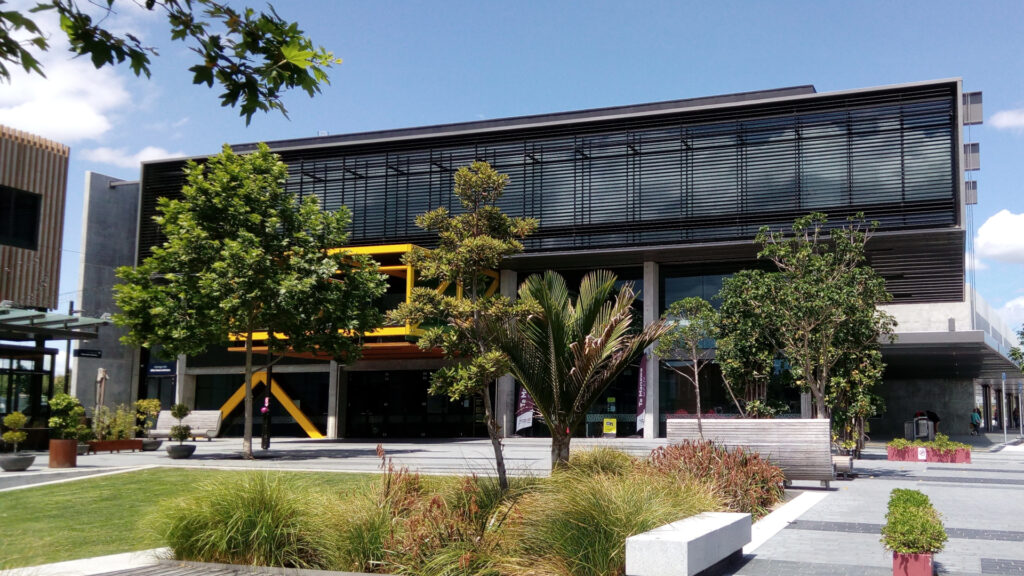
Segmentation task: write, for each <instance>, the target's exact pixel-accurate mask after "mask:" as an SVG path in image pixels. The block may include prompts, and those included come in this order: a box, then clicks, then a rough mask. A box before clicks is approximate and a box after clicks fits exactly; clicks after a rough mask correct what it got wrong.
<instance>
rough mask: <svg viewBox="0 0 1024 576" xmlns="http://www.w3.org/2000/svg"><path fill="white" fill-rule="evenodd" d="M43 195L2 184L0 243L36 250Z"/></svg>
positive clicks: (0, 197)
mask: <svg viewBox="0 0 1024 576" xmlns="http://www.w3.org/2000/svg"><path fill="white" fill-rule="evenodd" d="M41 207H42V196H40V195H39V194H33V193H31V192H25V191H23V190H15V189H14V188H8V187H7V186H0V244H7V245H8V246H16V247H18V248H25V249H27V250H35V249H36V248H37V247H38V244H39V213H40V210H41Z"/></svg>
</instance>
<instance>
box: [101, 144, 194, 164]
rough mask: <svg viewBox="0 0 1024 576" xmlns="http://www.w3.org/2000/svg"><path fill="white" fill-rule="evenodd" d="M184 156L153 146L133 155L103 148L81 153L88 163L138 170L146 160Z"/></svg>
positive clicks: (120, 149) (116, 149) (180, 153)
mask: <svg viewBox="0 0 1024 576" xmlns="http://www.w3.org/2000/svg"><path fill="white" fill-rule="evenodd" d="M184 155H185V153H184V152H180V151H178V152H168V151H167V150H164V149H163V148H157V147H155V146H146V147H145V148H143V149H142V150H139V151H138V152H136V153H135V154H132V153H131V152H129V151H127V150H125V149H124V148H106V147H103V148H94V149H91V150H83V151H82V157H83V158H85V159H86V160H88V161H90V162H100V163H102V164H110V165H112V166H121V167H122V168H138V167H139V164H140V163H142V162H145V161H147V160H157V159H160V158H173V157H178V156H184Z"/></svg>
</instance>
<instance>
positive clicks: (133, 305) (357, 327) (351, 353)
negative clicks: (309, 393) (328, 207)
mask: <svg viewBox="0 0 1024 576" xmlns="http://www.w3.org/2000/svg"><path fill="white" fill-rule="evenodd" d="M185 175H186V179H187V183H186V185H185V186H184V188H183V189H182V195H183V198H182V199H181V200H168V199H166V198H161V199H160V201H159V203H158V205H157V210H158V212H159V215H158V216H156V218H155V219H156V222H157V224H158V225H159V226H160V229H161V231H162V232H163V234H164V235H165V236H166V238H167V240H166V241H165V242H164V243H163V245H161V246H157V247H154V248H153V253H152V255H151V256H150V257H148V258H146V260H145V261H144V262H143V263H142V265H140V266H139V267H137V268H131V267H122V268H119V269H118V271H117V274H118V276H119V278H121V280H122V281H123V283H122V284H119V285H117V286H115V287H114V296H115V301H116V303H117V305H118V307H119V308H120V309H121V310H122V312H121V313H120V314H118V315H116V316H115V317H114V320H115V322H117V323H118V324H120V325H122V326H124V327H126V328H128V329H129V333H128V335H127V336H125V337H124V339H123V340H124V341H125V343H127V344H132V345H141V346H146V347H152V346H154V345H157V344H159V345H160V346H162V348H163V350H164V351H166V352H167V353H169V354H172V355H178V354H189V355H195V354H201V353H202V352H204V351H205V350H206V349H207V348H208V347H210V346H211V345H220V344H222V343H224V342H225V341H226V340H227V338H228V335H229V334H239V335H244V336H245V436H244V440H243V445H242V446H243V453H244V455H245V456H246V457H250V458H251V457H252V388H251V383H252V373H253V333H254V332H255V331H257V330H260V329H270V330H268V333H267V338H266V339H267V344H268V346H269V348H270V350H271V351H272V352H275V353H281V352H284V351H286V350H289V349H291V350H296V351H313V350H315V351H319V352H323V353H326V354H330V355H332V356H334V357H336V358H342V359H345V360H353V359H355V358H357V357H358V356H359V354H360V351H361V347H362V342H361V335H362V334H363V333H364V332H366V331H367V330H372V329H374V328H375V327H377V326H378V325H379V324H380V321H381V314H380V312H378V311H377V310H376V309H375V307H374V306H373V302H374V299H375V298H377V297H379V296H380V295H381V294H383V292H384V289H385V284H384V280H383V277H382V276H381V275H380V274H379V273H378V272H377V266H376V263H374V262H373V261H372V260H370V259H369V258H368V257H364V256H360V255H355V254H349V253H346V252H345V251H344V250H333V249H337V248H340V247H342V246H344V245H345V244H346V242H347V240H348V233H347V232H346V228H347V227H348V225H349V221H350V217H349V212H348V210H347V209H345V208H344V207H343V208H341V209H339V210H338V211H336V212H333V213H331V212H325V211H322V210H320V208H319V206H318V205H317V201H316V199H315V198H313V197H307V198H305V200H303V201H302V202H299V200H298V199H297V198H296V197H295V196H293V195H292V194H290V193H288V192H286V191H285V190H284V189H283V187H282V185H283V183H284V181H285V179H286V177H287V167H286V166H285V165H284V164H283V163H282V162H281V161H280V160H279V159H278V157H277V156H276V155H274V154H272V153H271V152H270V150H269V149H268V148H267V146H266V145H264V144H260V145H259V147H258V149H257V151H256V152H253V153H252V154H248V155H245V156H238V155H236V154H234V153H233V152H232V151H231V148H229V147H228V146H226V145H225V146H224V149H223V151H222V152H221V154H219V155H216V156H213V157H211V158H210V159H209V160H207V162H206V163H205V165H200V164H197V163H195V162H189V163H188V164H187V166H186V168H185Z"/></svg>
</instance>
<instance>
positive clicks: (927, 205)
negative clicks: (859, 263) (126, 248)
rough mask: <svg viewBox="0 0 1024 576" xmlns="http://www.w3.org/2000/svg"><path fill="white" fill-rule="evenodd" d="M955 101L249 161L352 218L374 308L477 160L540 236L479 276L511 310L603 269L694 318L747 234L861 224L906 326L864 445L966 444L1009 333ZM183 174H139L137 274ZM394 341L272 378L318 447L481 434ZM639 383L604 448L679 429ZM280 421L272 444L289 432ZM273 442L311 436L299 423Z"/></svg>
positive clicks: (660, 381)
mask: <svg viewBox="0 0 1024 576" xmlns="http://www.w3.org/2000/svg"><path fill="white" fill-rule="evenodd" d="M977 96H978V97H980V94H979V95H977ZM974 97H975V96H974V95H965V94H964V93H963V92H962V88H961V82H960V80H958V79H951V80H938V81H930V82H920V83H912V84H903V85H897V86H886V87H878V88H868V89H863V90H851V91H843V92H831V93H820V94H819V93H817V92H816V91H815V89H814V88H813V87H812V86H798V87H792V88H783V89H777V90H767V91H759V92H749V93H742V94H731V95H725V96H715V97H708V98H696V99H690V100H677V101H670V102H660V103H654V104H641V105H635V106H623V107H615V108H603V109H595V110H584V111H577V112H564V113H555V114H544V115H537V116H526V117H518V118H508V119H500V120H487V121H480V122H467V123H460V124H450V125H442V126H430V127H424V128H411V129H400V130H388V131H381V132H370V133H361V134H349V135H339V136H324V137H317V138H308V139H297V140H286V141H278V142H270V143H268V144H269V145H270V147H271V149H272V150H274V151H275V152H276V153H278V154H279V155H281V157H282V159H283V160H284V162H285V163H287V164H288V165H289V179H288V182H287V187H288V189H289V190H291V191H292V192H293V193H295V194H296V195H298V196H308V195H314V196H316V197H317V198H319V200H320V203H321V206H323V207H324V209H327V210H333V209H337V208H338V207H339V206H343V205H344V206H347V207H349V209H350V210H351V211H352V215H353V224H352V229H351V239H352V242H353V244H354V245H355V246H358V247H360V249H361V250H365V251H367V252H369V253H372V254H375V255H380V259H381V261H382V264H385V265H386V266H389V267H390V268H392V269H393V270H392V271H391V272H388V273H389V274H390V275H391V276H392V279H393V290H392V291H391V292H390V293H391V294H392V296H394V297H399V298H400V297H401V295H402V294H403V293H404V290H405V289H406V288H407V285H406V284H407V283H408V282H411V280H410V278H411V277H412V275H411V274H410V275H403V273H402V272H401V271H400V270H399V268H401V267H400V265H399V263H398V260H397V258H398V256H399V255H400V254H399V253H400V251H401V249H400V247H401V246H403V245H410V244H416V245H421V246H425V247H430V246H431V244H432V243H433V239H432V238H431V237H430V235H429V234H425V233H424V232H423V231H421V230H419V229H418V228H417V227H416V226H415V224H414V217H415V216H416V215H417V214H420V213H423V212H425V211H427V210H430V209H433V208H437V207H439V206H446V207H448V208H449V209H453V210H457V206H458V202H457V199H456V198H455V197H454V195H453V193H452V187H453V182H452V175H453V173H454V171H455V170H457V169H458V168H459V167H461V166H464V165H468V164H470V163H472V162H473V161H475V160H485V161H487V162H489V163H490V164H491V165H492V166H494V167H495V168H496V169H497V170H499V171H501V172H503V173H505V174H508V175H509V177H510V183H509V186H508V187H507V188H506V191H505V196H504V197H503V198H502V200H501V202H500V206H501V208H502V209H504V210H505V211H506V212H507V213H509V214H511V215H515V216H530V217H534V218H537V219H538V220H539V221H540V228H539V230H538V231H537V233H536V234H534V235H533V236H531V237H530V238H528V239H527V240H526V241H525V243H524V244H525V247H526V251H525V253H523V254H520V255H517V256H515V257H512V258H509V259H507V261H506V263H505V264H503V269H502V270H501V271H499V273H498V274H496V277H495V282H496V285H497V288H496V289H499V290H501V292H502V293H506V294H510V295H511V294H514V293H515V289H516V286H517V285H518V283H519V281H521V280H522V279H524V278H525V277H526V275H528V274H530V273H533V272H539V271H543V270H545V269H556V270H558V271H560V272H562V273H563V274H565V275H566V276H567V278H568V279H569V281H570V284H571V283H572V282H573V281H574V280H575V279H578V277H580V276H582V274H583V273H585V272H586V271H588V270H591V269H594V268H599V267H600V268H610V269H612V270H614V271H615V272H617V273H618V275H619V277H620V279H623V280H628V281H632V282H634V284H635V285H636V286H637V288H638V289H639V290H640V299H641V300H642V310H643V317H644V321H645V322H653V321H654V320H655V319H656V318H658V316H659V315H660V313H661V312H662V311H663V310H664V309H665V308H666V307H667V306H668V305H669V304H670V303H671V302H673V301H675V300H677V299H679V298H683V297H686V296H703V297H705V298H708V299H711V298H712V297H713V296H714V295H715V294H716V293H717V291H718V289H719V288H720V287H721V283H722V280H723V278H725V277H727V276H728V275H730V274H733V273H735V272H737V271H739V270H742V269H744V268H748V267H753V266H763V265H764V264H763V263H759V262H758V261H757V260H756V248H755V246H754V245H753V243H752V240H753V237H754V235H755V233H756V232H757V230H758V229H759V228H760V227H761V226H764V225H768V226H772V227H776V228H783V227H788V226H789V225H791V224H792V222H793V220H794V219H795V218H797V217H799V216H802V215H805V214H807V213H809V212H825V213H827V214H828V215H829V218H830V222H831V223H833V224H835V225H841V224H843V223H844V221H845V218H846V217H847V216H852V215H854V214H857V213H864V215H865V216H866V217H867V219H869V220H875V221H878V222H879V223H880V226H879V229H878V231H877V233H876V234H875V235H874V237H873V238H872V240H871V242H870V243H869V245H868V258H869V262H870V264H871V265H872V266H873V267H874V268H875V269H876V270H877V271H878V273H879V274H881V275H882V276H883V277H884V278H885V280H886V283H887V286H888V289H889V291H890V292H891V293H892V294H893V297H894V300H893V303H892V304H891V305H889V306H888V307H887V308H888V309H889V311H890V312H892V313H893V314H894V315H895V316H896V317H897V319H898V320H900V321H901V322H903V323H904V324H903V327H901V328H900V329H899V330H900V338H899V339H898V340H897V341H896V342H894V343H887V344H885V347H884V353H885V358H886V361H887V362H889V365H890V368H889V370H888V371H887V373H886V381H885V385H884V386H883V387H882V393H883V395H885V396H886V397H887V398H888V399H889V409H888V411H887V413H886V414H885V415H884V416H883V417H882V418H881V419H880V420H878V421H877V422H876V423H875V427H874V429H875V430H878V431H881V432H882V433H895V432H896V431H898V430H902V421H903V420H906V419H908V418H910V417H911V416H912V414H913V412H915V411H917V410H933V411H936V412H939V413H940V414H943V418H944V422H946V423H947V424H948V425H949V426H950V427H951V428H956V427H962V428H963V430H966V429H967V418H968V414H969V412H970V410H971V409H972V408H973V406H974V394H975V388H976V384H977V382H979V381H982V380H984V379H986V378H993V377H997V374H999V373H1001V372H1004V371H1010V370H1011V369H1012V368H1013V364H1012V363H1010V362H1009V360H1008V358H1007V357H1006V353H1007V350H1008V346H1009V345H1010V343H1011V341H1010V339H1011V338H1012V333H1011V332H1010V331H1009V330H1008V329H1007V328H1006V327H1005V326H1002V325H1001V324H1000V323H999V322H998V321H997V320H996V319H994V317H993V316H992V315H991V314H986V313H985V311H984V310H982V308H983V307H982V306H979V304H978V302H980V300H979V299H978V298H976V297H975V295H974V294H973V291H971V290H970V289H969V288H968V287H967V286H966V284H965V270H964V268H965V265H964V254H965V248H966V244H967V239H968V230H967V228H966V226H965V222H966V218H965V214H966V213H967V211H968V210H969V209H970V208H969V206H970V203H969V202H968V200H969V199H968V198H967V196H968V193H967V191H968V190H969V189H970V190H971V191H972V193H974V194H976V189H973V188H972V187H971V186H970V185H969V184H965V176H966V175H968V173H969V171H970V169H972V168H973V166H974V165H973V164H972V163H973V162H976V156H975V154H976V145H974V146H971V145H970V144H971V143H966V144H965V142H964V139H963V126H964V123H965V122H973V121H974V120H973V118H974V117H976V116H977V115H978V114H979V110H978V109H977V107H975V106H974V105H973V100H971V99H972V98H974ZM979 105H980V100H979ZM253 148H254V145H241V146H236V147H235V151H236V152H245V151H247V150H252V149H253ZM200 160H201V159H200ZM183 165H184V160H183V159H175V160H167V161H153V162H147V163H145V164H144V165H143V166H142V174H141V182H140V188H141V201H140V208H139V243H138V252H137V260H138V261H141V260H142V259H143V258H145V257H146V256H147V254H148V251H149V249H150V247H152V246H154V245H156V244H157V243H159V242H160V241H161V238H160V235H159V231H158V230H157V228H156V226H155V224H154V223H153V220H152V217H153V216H154V214H155V207H156V201H157V198H159V197H161V196H169V197H174V196H176V195H178V194H180V190H181V187H182V184H183V180H184V178H183V175H182V167H183ZM396 246H397V247H399V248H396ZM388 259H390V260H388ZM392 328H395V329H398V328H400V327H392ZM407 336H413V334H408V333H402V332H401V331H400V330H399V332H391V333H381V334H380V335H379V336H374V337H372V338H370V339H369V341H370V345H371V346H370V347H368V348H367V352H368V353H367V355H366V356H365V357H364V359H362V360H360V361H359V362H356V363H354V364H352V365H349V366H340V365H338V364H337V363H335V362H333V361H330V360H324V359H317V358H312V357H309V358H294V359H291V360H290V363H286V364H283V365H279V366H276V367H275V368H274V373H273V379H274V381H275V382H277V383H278V384H279V385H280V389H281V390H282V391H283V392H284V393H286V394H287V396H288V398H289V400H290V401H291V404H292V405H293V406H295V407H297V408H298V409H299V410H300V411H301V412H302V413H303V414H304V416H306V417H307V419H308V422H309V423H310V424H311V425H312V427H313V428H315V431H316V434H320V435H327V436H352V437H379V436H389V437H398V436H401V437H419V436H460V435H483V434H485V433H486V432H485V430H484V428H483V427H482V425H481V424H480V423H479V416H480V412H481V408H480V407H479V406H476V405H475V404H474V403H473V402H460V403H451V402H448V401H447V400H446V399H443V398H433V397H430V396H429V395H428V394H427V392H426V389H427V384H428V380H429V376H430V371H431V370H433V369H436V368H437V367H438V366H440V362H442V360H441V359H440V358H438V357H437V355H430V354H417V353H415V352H412V351H410V348H411V347H410V346H402V345H401V344H403V343H405V344H407V343H406V342H404V340H405V338H406V337H407ZM374 345H376V348H374V347H373V346H374ZM226 348H230V346H227V347H226ZM643 362H644V363H645V365H644V366H643V369H644V371H645V372H646V374H647V375H648V376H647V377H648V379H649V380H650V382H649V385H647V386H646V392H645V397H644V398H643V399H642V401H640V399H638V397H637V394H638V393H637V385H636V382H637V378H638V375H639V372H640V368H641V367H640V366H637V367H636V368H635V369H634V370H633V371H632V372H630V373H628V374H626V375H625V376H624V377H623V378H622V379H621V380H620V382H617V383H616V384H615V385H613V387H612V389H611V390H610V391H609V393H608V394H607V398H605V399H604V400H603V401H602V402H599V403H598V405H597V406H596V407H595V409H594V414H592V418H591V420H593V422H595V423H599V422H600V421H602V420H603V419H604V418H606V417H615V418H617V420H618V421H619V433H620V434H623V433H625V434H630V433H632V431H634V430H635V429H636V428H635V426H636V425H635V421H636V416H637V406H638V405H640V406H643V407H644V408H643V409H644V421H645V422H646V423H647V425H646V426H644V429H643V434H644V435H645V436H648V437H656V436H659V435H664V421H665V418H666V417H668V416H671V415H673V414H678V413H684V412H686V411H692V409H693V401H694V398H693V396H692V392H691V391H690V388H689V386H688V385H686V384H684V383H682V382H680V381H678V380H677V379H676V377H675V376H673V375H672V373H671V372H670V371H668V370H665V369H663V368H660V367H659V363H658V359H657V358H654V357H650V356H648V357H646V358H645V359H644V360H643ZM140 366H141V367H142V370H143V371H144V373H142V374H140V375H139V377H138V382H139V384H138V392H139V393H140V394H142V395H154V394H155V395H163V394H167V392H164V391H163V390H164V389H165V387H170V386H171V385H172V383H173V388H174V392H173V394H174V396H175V397H176V398H177V399H179V400H183V401H186V402H188V403H190V404H193V405H194V406H195V407H196V408H203V409H211V408H219V407H224V406H226V405H227V402H228V401H229V400H230V397H231V395H232V394H233V393H234V392H235V391H236V389H237V388H238V387H239V386H240V385H241V383H242V382H241V370H240V368H239V355H238V354H235V353H232V352H231V351H229V350H227V349H225V350H218V351H216V352H213V353H211V354H208V355H206V356H204V357H201V358H180V359H178V361H177V362H174V363H173V364H172V365H168V364H167V363H159V362H151V361H149V360H148V359H147V358H146V353H145V352H143V358H141V361H140ZM147 369H148V372H145V371H146V370H147ZM168 372H172V374H168ZM705 388H713V387H705ZM494 394H495V402H496V406H497V410H498V412H499V416H500V418H501V424H502V426H503V429H504V431H505V432H506V433H507V434H511V433H512V432H513V431H514V429H515V426H514V423H513V413H514V406H513V405H514V401H515V399H516V398H517V390H516V386H515V383H514V382H513V381H512V379H511V378H510V377H506V378H503V379H501V380H500V381H499V382H498V383H497V385H496V386H495V390H494ZM709 394H714V392H709ZM702 403H703V404H704V405H712V406H713V405H715V398H714V397H710V398H707V399H704V401H703V402H702ZM282 404H286V403H285V402H282ZM721 404H722V405H723V406H724V405H725V404H726V403H725V402H722V403H721ZM726 408H727V406H726ZM792 410H793V411H794V412H799V402H798V401H797V402H795V403H794V405H793V407H792ZM229 416H230V415H229ZM277 416H278V418H277V419H276V420H275V421H276V422H281V425H280V426H281V428H282V429H287V427H288V426H289V425H290V423H291V422H292V420H296V421H297V420H298V419H295V418H293V417H294V414H290V413H285V412H284V411H283V410H281V411H280V413H279V414H277ZM947 417H948V420H947ZM228 423H229V425H230V419H229V422H228ZM291 430H292V431H294V432H295V433H299V434H302V433H305V434H309V435H314V434H313V432H312V431H310V430H308V429H307V426H305V425H301V423H299V424H295V425H293V426H292V428H291ZM587 432H590V428H589V427H588V430H586V431H581V433H587Z"/></svg>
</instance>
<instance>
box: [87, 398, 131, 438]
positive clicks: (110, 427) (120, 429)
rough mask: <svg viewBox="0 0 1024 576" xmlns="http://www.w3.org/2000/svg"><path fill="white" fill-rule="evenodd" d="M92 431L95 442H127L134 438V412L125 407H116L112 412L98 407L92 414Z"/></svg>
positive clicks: (104, 407)
mask: <svg viewBox="0 0 1024 576" xmlns="http://www.w3.org/2000/svg"><path fill="white" fill-rule="evenodd" d="M92 429H93V433H94V434H95V435H96V439H97V440H128V439H130V438H133V437H134V436H135V412H134V411H132V410H130V409H129V408H128V407H127V406H118V407H117V409H116V410H115V411H114V412H111V411H110V408H108V407H106V406H100V407H99V408H97V409H96V412H95V413H94V414H93V417H92Z"/></svg>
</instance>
